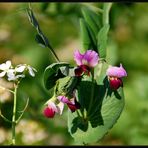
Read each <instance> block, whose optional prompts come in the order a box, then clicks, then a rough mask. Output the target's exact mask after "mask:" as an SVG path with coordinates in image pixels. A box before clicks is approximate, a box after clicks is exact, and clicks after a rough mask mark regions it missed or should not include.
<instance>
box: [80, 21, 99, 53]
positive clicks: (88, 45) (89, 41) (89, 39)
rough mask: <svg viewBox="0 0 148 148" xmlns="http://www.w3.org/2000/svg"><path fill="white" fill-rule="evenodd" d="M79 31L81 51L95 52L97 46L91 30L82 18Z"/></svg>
mask: <svg viewBox="0 0 148 148" xmlns="http://www.w3.org/2000/svg"><path fill="white" fill-rule="evenodd" d="M80 30H81V31H80V36H81V39H82V46H83V50H84V51H86V50H89V49H92V50H96V48H97V45H96V38H95V35H94V34H93V32H92V30H91V28H90V27H89V26H88V24H87V23H86V22H85V20H84V19H82V18H81V19H80Z"/></svg>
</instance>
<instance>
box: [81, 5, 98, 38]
mask: <svg viewBox="0 0 148 148" xmlns="http://www.w3.org/2000/svg"><path fill="white" fill-rule="evenodd" d="M82 13H83V16H84V19H85V21H86V22H87V23H88V25H89V26H90V28H91V29H92V31H93V33H94V34H95V36H96V37H97V34H98V32H99V30H100V28H101V23H100V22H101V20H100V17H99V15H98V14H96V13H95V12H94V11H92V10H90V9H88V8H85V7H84V8H83V9H82Z"/></svg>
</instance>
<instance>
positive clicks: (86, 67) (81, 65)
mask: <svg viewBox="0 0 148 148" xmlns="http://www.w3.org/2000/svg"><path fill="white" fill-rule="evenodd" d="M74 60H75V61H76V64H77V65H78V67H77V68H76V69H75V75H76V76H81V75H82V74H83V73H84V74H87V75H90V69H91V68H93V67H95V66H96V65H97V64H98V61H99V56H98V53H97V52H95V51H93V50H87V51H86V52H85V53H84V54H81V53H80V52H79V50H76V51H75V52H74Z"/></svg>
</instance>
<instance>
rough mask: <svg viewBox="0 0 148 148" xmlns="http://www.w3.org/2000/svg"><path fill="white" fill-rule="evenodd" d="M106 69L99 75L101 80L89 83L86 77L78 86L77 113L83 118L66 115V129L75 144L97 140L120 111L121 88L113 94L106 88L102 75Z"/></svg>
mask: <svg viewBox="0 0 148 148" xmlns="http://www.w3.org/2000/svg"><path fill="white" fill-rule="evenodd" d="M106 68H107V67H104V69H103V72H101V73H100V74H101V75H100V76H101V77H102V78H101V80H99V81H94V82H93V83H92V82H91V79H90V78H88V77H86V78H83V79H82V81H81V83H80V84H79V87H78V90H77V98H78V100H79V102H80V104H81V109H80V112H81V113H82V115H84V116H86V115H87V116H86V117H85V118H84V117H83V118H82V117H79V116H78V114H77V113H75V112H74V113H71V112H70V111H69V112H68V130H69V132H70V134H71V136H72V137H73V138H74V139H75V140H76V142H78V143H81V144H82V143H94V142H97V141H98V140H101V139H102V138H103V137H104V136H105V134H107V133H108V132H109V130H110V129H111V128H112V127H113V125H114V124H115V123H116V122H117V120H118V118H119V117H120V115H121V112H122V111H123V108H124V94H123V88H121V87H120V88H119V89H118V90H117V91H112V90H111V89H110V87H109V82H108V78H107V77H106V74H105V72H106ZM99 78H100V77H97V79H99ZM91 99H92V100H91ZM90 105H91V107H90ZM82 125H83V126H82ZM82 127H83V128H82Z"/></svg>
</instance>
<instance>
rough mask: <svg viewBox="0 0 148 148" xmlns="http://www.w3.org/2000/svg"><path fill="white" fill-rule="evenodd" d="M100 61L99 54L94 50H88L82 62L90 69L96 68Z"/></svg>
mask: <svg viewBox="0 0 148 148" xmlns="http://www.w3.org/2000/svg"><path fill="white" fill-rule="evenodd" d="M98 60H99V56H98V53H97V52H95V51H93V50H87V51H86V52H85V54H84V57H83V60H82V62H84V63H83V65H87V66H89V67H95V66H96V65H97V64H98ZM86 63H87V64H86Z"/></svg>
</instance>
